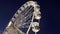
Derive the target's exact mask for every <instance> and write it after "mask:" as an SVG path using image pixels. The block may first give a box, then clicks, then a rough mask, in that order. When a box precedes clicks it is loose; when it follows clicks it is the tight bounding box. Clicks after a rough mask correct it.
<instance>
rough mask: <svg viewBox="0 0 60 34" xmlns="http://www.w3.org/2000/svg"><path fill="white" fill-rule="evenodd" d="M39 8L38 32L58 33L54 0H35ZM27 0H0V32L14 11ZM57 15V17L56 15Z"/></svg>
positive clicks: (43, 33) (0, 32)
mask: <svg viewBox="0 0 60 34" xmlns="http://www.w3.org/2000/svg"><path fill="white" fill-rule="evenodd" d="M35 1H37V2H38V4H39V5H40V8H41V14H42V18H41V21H40V22H41V23H40V28H41V30H40V31H39V32H38V34H59V31H60V30H59V29H60V28H59V27H60V23H59V17H60V16H59V14H60V13H59V11H58V9H57V7H58V3H57V1H56V0H35ZM25 2H27V0H0V34H2V32H3V31H4V29H5V27H6V26H7V24H8V22H9V21H10V19H11V18H12V16H13V15H14V13H15V12H16V11H17V10H18V9H19V7H20V6H21V5H23V4H24V3H25ZM58 16H59V17H58Z"/></svg>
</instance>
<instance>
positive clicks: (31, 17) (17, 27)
mask: <svg viewBox="0 0 60 34" xmlns="http://www.w3.org/2000/svg"><path fill="white" fill-rule="evenodd" d="M40 19H41V12H40V6H39V5H38V4H37V2H36V1H28V2H26V3H25V4H23V5H22V6H21V7H20V8H19V9H18V10H17V11H16V13H15V14H14V16H13V17H12V19H11V20H10V22H9V24H8V26H7V27H6V29H5V30H4V32H3V34H29V32H30V30H31V29H32V31H33V32H35V34H37V33H38V32H39V31H40V25H39V23H40Z"/></svg>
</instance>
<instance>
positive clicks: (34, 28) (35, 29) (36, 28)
mask: <svg viewBox="0 0 60 34" xmlns="http://www.w3.org/2000/svg"><path fill="white" fill-rule="evenodd" d="M39 30H40V28H39V26H35V27H33V28H32V31H33V32H39Z"/></svg>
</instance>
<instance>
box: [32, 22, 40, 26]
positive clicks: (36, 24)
mask: <svg viewBox="0 0 60 34" xmlns="http://www.w3.org/2000/svg"><path fill="white" fill-rule="evenodd" d="M31 25H32V27H35V26H39V23H38V22H33V23H32V24H31Z"/></svg>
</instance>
